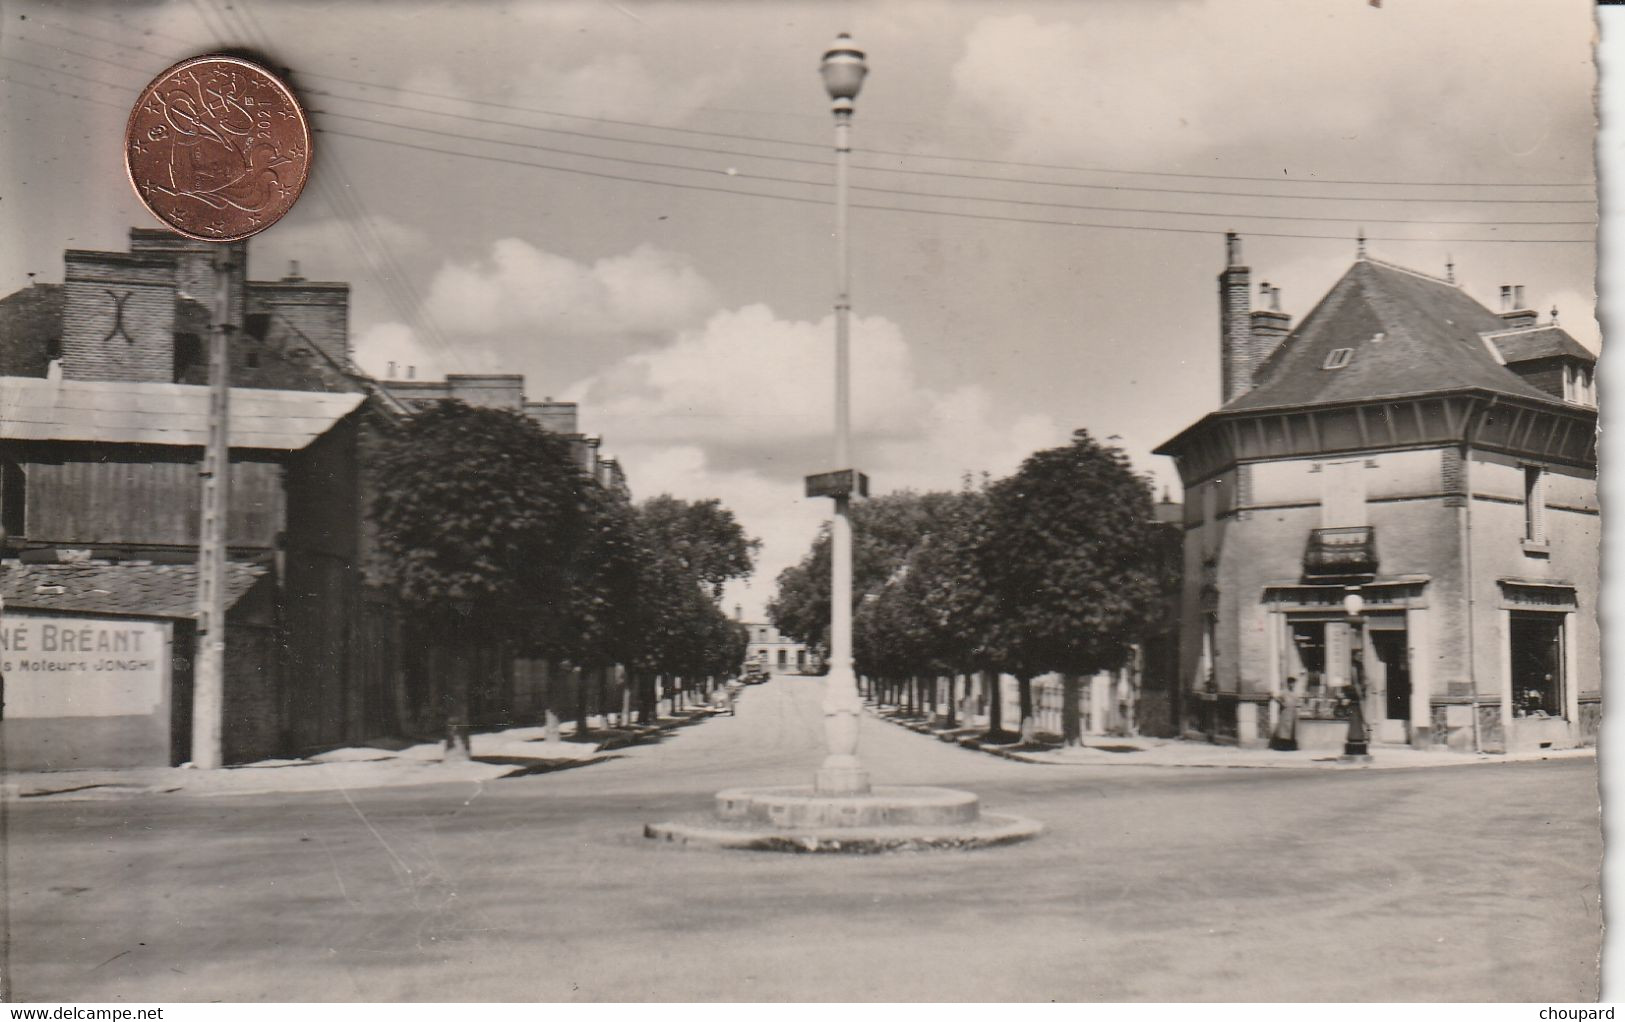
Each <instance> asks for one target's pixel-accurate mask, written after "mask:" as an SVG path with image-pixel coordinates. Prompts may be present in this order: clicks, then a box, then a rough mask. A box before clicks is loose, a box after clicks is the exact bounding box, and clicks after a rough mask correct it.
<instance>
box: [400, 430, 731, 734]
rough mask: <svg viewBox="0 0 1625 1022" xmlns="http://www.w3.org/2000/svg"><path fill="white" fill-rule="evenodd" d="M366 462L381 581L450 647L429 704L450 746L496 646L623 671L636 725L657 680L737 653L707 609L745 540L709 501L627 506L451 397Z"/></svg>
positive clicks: (701, 670) (555, 453)
mask: <svg viewBox="0 0 1625 1022" xmlns="http://www.w3.org/2000/svg"><path fill="white" fill-rule="evenodd" d="M377 465H378V478H379V486H378V494H377V496H376V498H375V501H374V505H373V521H374V523H375V526H376V528H377V530H378V549H379V551H380V553H381V554H382V555H383V556H382V557H381V558H380V563H379V565H378V568H379V573H380V574H381V576H382V577H383V578H385V579H387V580H388V582H389V584H390V585H391V587H392V588H393V590H394V592H395V595H396V597H397V599H398V600H399V602H400V605H401V607H402V609H403V612H404V614H405V616H406V619H407V623H408V625H409V627H412V628H414V629H420V630H421V631H422V634H426V635H429V636H432V637H433V638H434V641H436V642H437V643H439V644H440V645H441V646H442V647H443V648H445V649H446V650H447V652H448V653H449V657H448V658H447V659H449V661H450V671H449V673H450V677H449V678H447V679H446V684H445V685H444V686H443V692H444V698H443V700H442V705H441V706H440V707H438V708H437V709H438V710H439V712H440V717H441V719H442V720H443V721H444V723H445V725H446V733H447V734H448V736H449V737H450V740H451V744H452V747H453V748H454V749H455V748H456V747H457V746H458V745H459V744H461V745H462V747H463V749H464V750H465V751H466V733H467V728H466V725H467V723H468V721H469V706H470V697H471V694H473V688H474V686H477V685H481V684H490V681H491V679H490V678H489V677H487V676H484V675H483V672H481V671H480V670H478V669H477V666H476V665H479V664H482V663H489V662H490V653H491V651H492V650H494V649H495V650H500V651H501V653H502V655H503V656H511V657H518V658H530V659H538V660H545V661H548V662H550V663H552V664H557V665H561V666H565V667H568V668H570V669H572V670H577V669H578V670H580V671H582V672H587V673H592V672H602V671H607V670H611V669H614V668H617V667H619V668H623V669H624V670H625V671H626V672H627V676H628V680H629V683H630V684H631V685H632V688H633V691H634V692H635V693H636V709H637V711H638V713H639V716H640V719H642V720H645V721H647V720H649V719H650V718H652V717H653V715H654V713H655V699H656V681H657V679H658V678H660V677H661V676H665V677H666V678H685V679H691V680H692V679H704V678H715V677H721V676H725V675H729V674H732V673H733V672H735V671H737V670H738V669H739V666H740V664H741V662H742V661H743V660H744V656H745V650H746V643H747V635H746V632H745V629H744V627H743V626H742V625H740V624H739V623H738V622H735V621H732V620H730V619H729V618H728V617H727V616H726V615H725V614H724V613H723V611H722V610H721V608H720V606H719V601H720V599H721V595H722V588H723V585H724V584H725V583H726V582H727V580H728V579H730V578H737V577H743V576H745V575H747V574H749V572H750V570H751V564H752V559H753V556H754V554H755V551H756V549H757V546H758V543H757V541H756V540H754V539H751V538H749V537H747V536H746V534H745V532H744V530H743V529H742V528H741V527H740V525H739V523H738V522H737V521H736V520H735V518H734V516H733V513H732V512H731V511H729V510H728V509H726V508H725V507H723V506H722V505H721V504H720V503H719V502H718V501H716V500H704V501H697V502H689V501H683V500H678V499H676V498H673V497H670V496H659V497H654V498H652V499H649V500H645V501H643V502H641V503H638V504H633V503H632V502H631V501H630V500H629V499H628V498H627V497H626V496H625V495H624V494H622V493H618V492H616V491H614V490H611V489H607V488H605V487H602V486H600V485H598V484H597V482H595V481H594V480H593V479H591V478H589V477H588V476H587V475H586V473H584V472H583V471H582V470H581V468H580V467H579V466H578V465H577V463H576V461H575V459H574V458H573V457H572V452H571V448H570V444H569V441H568V440H566V439H565V438H563V437H561V436H558V435H556V434H553V433H549V432H547V431H545V430H543V429H542V428H541V427H540V426H539V425H538V424H537V423H535V422H534V421H533V420H531V419H530V418H528V417H526V416H524V415H520V414H517V413H514V412H509V411H505V410H501V409H491V408H474V407H470V406H468V405H466V404H462V403H460V402H456V401H445V402H439V403H437V404H436V405H433V406H431V407H430V408H428V409H426V410H424V411H421V412H419V413H417V414H415V415H413V416H412V417H411V418H410V419H407V420H405V421H404V422H402V423H400V424H399V426H398V428H397V429H395V430H393V431H391V432H390V433H389V434H388V435H387V436H386V437H385V439H384V440H383V442H382V445H381V450H380V452H379V458H378V462H377ZM582 705H583V706H584V703H583V704H582ZM578 716H580V715H579V714H578ZM585 724H586V722H585V720H584V719H583V720H579V721H578V726H579V727H581V728H582V729H584V728H585Z"/></svg>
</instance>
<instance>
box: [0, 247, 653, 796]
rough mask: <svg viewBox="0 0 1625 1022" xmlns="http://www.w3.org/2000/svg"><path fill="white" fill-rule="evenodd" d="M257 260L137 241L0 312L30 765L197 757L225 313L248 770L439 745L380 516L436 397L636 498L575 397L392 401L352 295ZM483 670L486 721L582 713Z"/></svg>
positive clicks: (483, 395)
mask: <svg viewBox="0 0 1625 1022" xmlns="http://www.w3.org/2000/svg"><path fill="white" fill-rule="evenodd" d="M222 256H223V257H224V258H223V259H222V258H221V257H222ZM248 264H249V246H248V244H247V243H246V242H239V243H234V244H229V245H215V244H210V243H206V242H195V241H190V240H187V239H184V238H181V237H179V236H177V235H174V234H171V233H170V232H167V231H161V230H144V229H136V230H132V231H131V234H130V251H128V252H93V251H81V250H70V251H68V252H66V253H64V273H63V282H62V283H60V284H55V283H50V284H47V283H41V284H32V285H30V286H29V287H26V288H23V289H21V290H19V291H17V292H14V293H12V294H10V295H8V296H5V297H4V298H0V413H3V414H0V525H3V534H0V598H3V599H4V608H5V618H4V621H3V622H0V674H3V675H4V676H5V679H6V684H7V693H6V695H7V702H8V706H7V712H6V715H5V717H6V719H5V721H4V724H3V726H4V728H5V742H6V746H5V747H6V749H7V758H8V765H9V766H10V767H12V768H13V769H33V768H50V767H64V766H130V765H166V764H175V763H180V762H183V761H184V760H185V759H186V758H188V756H189V735H190V713H191V687H190V686H191V675H190V670H191V661H192V659H193V652H192V645H193V642H194V639H195V620H196V599H197V585H196V571H195V562H196V559H197V551H198V540H199V534H200V529H199V518H200V507H201V481H200V476H199V468H200V464H201V460H202V452H203V446H204V441H205V437H206V426H207V421H208V390H207V388H206V387H205V386H203V384H204V383H206V381H207V374H208V366H207V354H206V352H207V342H208V338H209V337H210V334H211V331H212V330H213V329H214V327H215V320H216V317H217V315H219V311H220V310H221V307H222V305H223V311H224V314H225V316H226V322H227V324H229V325H230V327H231V328H232V332H231V339H230V356H229V365H228V368H229V372H230V379H231V383H232V394H231V401H230V408H231V431H230V434H231V469H232V471H231V484H230V486H231V498H230V504H229V507H230V514H229V521H228V532H229V535H228V557H229V569H228V580H229V581H228V597H229V601H228V602H229V605H230V609H229V611H228V615H227V663H226V678H225V685H226V690H225V703H226V706H225V719H224V721H223V728H222V731H223V736H224V744H225V750H224V751H225V756H226V759H227V760H228V761H230V762H241V761H245V760H251V759H256V758H261V757H265V756H271V755H288V754H304V753H308V752H312V751H317V750H320V749H323V748H331V747H333V746H336V745H344V744H353V743H358V742H364V741H368V740H371V739H375V738H382V737H394V736H401V735H436V736H438V735H437V732H438V723H439V716H440V710H441V707H442V705H443V696H444V693H443V691H442V688H443V686H444V680H443V679H444V677H445V675H446V673H447V672H446V670H445V665H444V662H443V657H444V654H445V651H444V650H443V649H441V648H439V647H438V646H437V644H436V643H437V640H436V639H435V638H434V637H432V636H425V635H422V634H420V631H419V630H414V629H411V628H407V627H405V626H404V624H403V617H402V613H401V611H400V610H399V608H398V607H397V606H396V604H395V601H394V599H393V597H392V595H391V593H390V590H389V589H388V586H387V585H386V581H387V579H386V574H385V572H384V571H383V570H382V569H383V568H384V566H383V565H382V564H381V563H380V561H379V552H378V544H377V539H376V530H375V527H374V524H373V522H372V519H371V511H370V509H371V506H372V501H373V498H374V496H375V495H376V493H377V492H378V488H379V486H380V481H379V480H378V479H377V478H376V472H375V469H374V465H375V459H374V457H373V456H372V452H373V451H375V450H376V448H377V445H378V444H380V443H382V442H383V441H384V439H385V437H386V435H387V434H388V433H389V432H391V431H392V430H394V429H395V428H396V427H397V426H398V424H399V423H400V422H401V421H403V420H404V419H405V418H406V417H408V416H410V415H411V414H412V413H413V412H414V411H415V410H416V408H417V407H418V405H419V403H421V402H427V401H432V400H436V399H442V398H455V399H460V400H464V401H466V402H468V403H470V404H478V405H484V406H500V407H511V408H512V410H514V411H516V412H519V413H521V414H526V415H529V416H530V417H532V418H533V419H535V420H536V421H538V422H540V423H541V424H542V425H543V426H544V427H545V428H548V429H551V430H553V431H554V432H562V433H565V434H567V435H568V436H569V438H570V439H571V441H572V449H573V450H574V451H575V452H576V457H577V462H578V464H579V465H580V466H581V467H582V469H583V471H584V472H586V473H587V474H588V475H589V476H590V477H591V478H594V479H596V480H597V481H598V482H599V483H600V484H601V485H604V486H606V487H612V488H615V489H617V490H620V491H622V492H624V490H625V477H624V475H623V474H622V473H621V471H620V467H619V465H618V464H616V462H615V461H614V459H611V458H605V457H601V456H600V455H599V454H598V438H596V437H585V436H580V435H579V434H576V431H575V411H576V409H575V406H574V405H573V404H563V403H557V402H535V403H532V402H526V401H525V398H524V394H523V378H522V377H518V376H496V375H493V376H478V377H466V378H465V377H452V378H449V379H448V380H446V381H425V382H424V383H422V384H420V385H419V386H417V387H415V388H414V387H411V386H403V387H402V388H400V389H401V391H402V393H401V394H400V395H399V396H398V395H397V394H396V393H395V392H394V389H393V388H392V387H391V386H389V385H387V384H388V383H391V382H393V381H379V380H374V379H372V378H371V377H369V376H367V375H366V374H365V373H363V372H361V371H360V370H359V369H358V368H357V367H356V366H355V365H354V362H353V360H352V357H351V350H350V340H349V285H347V284H344V283H337V282H321V281H309V280H306V279H305V278H304V277H303V276H301V275H300V274H299V272H298V268H297V266H291V267H290V268H289V270H288V272H287V273H286V274H285V275H284V276H283V277H282V278H280V279H277V280H270V281H262V280H253V279H251V278H250V276H249V271H248ZM63 637H67V638H63ZM85 643H88V644H89V647H90V648H89V649H85V648H83V646H84V644H85ZM47 647H49V648H47ZM155 648H156V650H157V651H156V652H154V649H155ZM87 653H88V654H92V655H90V656H86V655H85V654H87ZM36 668H37V670H36ZM485 668H488V669H485ZM485 668H482V675H481V676H482V677H500V680H499V681H498V682H496V683H494V684H493V685H491V686H489V688H490V692H488V693H487V692H484V691H483V690H482V693H481V694H482V695H488V696H489V697H488V698H484V699H482V700H481V701H480V704H479V705H477V706H476V707H474V709H475V711H476V712H477V713H478V715H479V717H478V719H477V720H476V721H475V723H476V724H480V723H491V724H501V723H511V722H513V721H515V720H523V721H530V720H534V719H539V718H538V717H537V716H536V714H539V713H540V712H541V711H540V709H539V707H540V706H541V703H542V701H543V700H544V699H545V698H547V697H548V696H549V692H550V691H551V694H552V696H554V697H558V698H557V699H556V701H559V702H562V701H564V697H562V696H560V693H559V691H558V690H559V689H560V688H561V686H564V687H568V686H567V685H565V681H561V680H560V679H565V680H566V681H567V682H568V684H569V685H574V686H576V687H580V686H581V685H582V684H583V683H582V682H581V681H580V679H579V678H577V677H576V675H575V674H574V673H571V672H568V671H559V670H552V669H550V668H548V667H547V666H546V665H536V664H532V663H524V664H517V663H515V662H514V661H513V659H512V658H511V657H505V656H502V655H501V651H493V654H492V663H491V664H489V665H485ZM600 702H602V700H600Z"/></svg>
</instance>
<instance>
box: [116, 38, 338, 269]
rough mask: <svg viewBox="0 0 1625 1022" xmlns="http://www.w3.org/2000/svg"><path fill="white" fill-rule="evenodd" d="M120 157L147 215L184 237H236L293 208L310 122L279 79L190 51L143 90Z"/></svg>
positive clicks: (305, 170)
mask: <svg viewBox="0 0 1625 1022" xmlns="http://www.w3.org/2000/svg"><path fill="white" fill-rule="evenodd" d="M124 164H125V167H126V168H127V169H128V170H129V174H130V183H131V184H132V185H133V186H134V187H135V192H136V195H137V196H138V197H139V198H140V199H141V202H142V204H143V205H145V206H146V207H147V209H148V210H149V211H150V212H151V213H152V215H153V216H155V217H157V218H158V219H159V220H161V221H163V222H164V224H166V225H167V226H168V227H170V228H171V229H172V230H174V231H176V232H177V233H179V234H184V235H186V236H187V237H189V238H197V239H201V240H204V241H239V240H241V239H243V238H247V237H249V236H250V235H253V234H257V233H259V232H260V231H263V230H264V229H265V228H267V227H269V226H271V225H272V224H274V223H276V222H277V221H278V220H279V219H281V218H282V216H283V214H285V213H287V211H288V210H289V209H290V208H292V206H293V204H294V202H295V201H296V200H297V199H298V198H299V193H300V191H301V190H303V188H304V186H305V180H306V178H307V176H308V175H309V172H310V126H309V124H308V123H307V121H306V120H305V113H304V111H303V110H302V109H300V107H299V103H298V101H297V100H296V99H295V98H294V96H293V93H292V92H291V91H289V89H288V87H287V86H286V85H284V84H283V83H282V82H281V81H279V80H278V79H277V78H276V77H275V76H274V75H272V74H271V73H270V72H269V71H267V70H265V69H264V68H262V67H259V66H258V65H256V64H252V63H250V62H249V61H246V60H242V59H240V58H237V57H220V56H209V57H194V58H192V59H190V60H186V61H182V62H181V63H179V64H176V65H175V66H174V67H172V68H170V69H169V70H168V71H165V72H164V73H163V74H161V75H159V76H158V77H157V78H155V79H153V81H152V84H150V85H148V86H147V87H146V89H144V90H142V93H141V98H140V99H139V100H137V102H136V105H135V109H134V110H133V111H132V112H131V113H130V121H129V125H128V127H127V128H126V130H125V142H124Z"/></svg>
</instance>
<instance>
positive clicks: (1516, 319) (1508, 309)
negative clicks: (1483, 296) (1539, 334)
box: [1501, 284, 1540, 330]
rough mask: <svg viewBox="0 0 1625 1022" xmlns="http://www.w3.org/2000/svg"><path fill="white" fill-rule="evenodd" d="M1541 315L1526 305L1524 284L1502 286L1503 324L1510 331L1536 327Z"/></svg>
mask: <svg viewBox="0 0 1625 1022" xmlns="http://www.w3.org/2000/svg"><path fill="white" fill-rule="evenodd" d="M1539 319H1540V314H1539V313H1538V312H1536V311H1535V310H1534V309H1531V308H1529V306H1527V305H1525V304H1524V300H1523V285H1522V284H1502V285H1501V322H1503V323H1505V324H1506V327H1507V329H1508V330H1523V329H1526V328H1528V327H1532V326H1534V325H1535V323H1536V321H1537V320H1539Z"/></svg>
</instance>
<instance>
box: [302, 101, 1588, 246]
mask: <svg viewBox="0 0 1625 1022" xmlns="http://www.w3.org/2000/svg"><path fill="white" fill-rule="evenodd" d="M312 112H313V113H322V114H325V115H326V116H328V117H338V118H342V119H344V120H351V121H361V122H363V123H366V124H373V125H378V126H380V127H387V128H399V129H402V130H406V131H417V132H422V133H425V134H430V135H439V136H442V137H444V138H455V139H461V140H463V141H466V142H478V143H482V144H489V145H503V146H510V147H514V148H519V149H529V150H533V151H537V152H546V153H554V154H556V155H565V156H576V157H582V158H585V159H592V160H605V161H612V162H615V163H626V164H631V165H633V166H639V167H658V168H661V169H664V170H680V171H688V172H691V173H704V174H715V173H718V171H717V170H716V169H715V168H711V167H694V166H688V165H685V164H680V163H667V162H664V161H661V160H638V159H632V158H630V157H624V156H602V155H598V154H594V153H583V152H579V151H577V150H574V149H563V148H559V147H556V146H544V145H537V144H536V143H533V142H512V141H508V140H506V139H499V138H489V137H487V136H484V135H469V134H464V133H462V132H457V131H443V130H440V129H437V128H424V127H419V126H417V125H412V124H401V123H398V122H395V121H382V120H378V119H376V118H372V117H361V116H359V115H356V114H344V113H337V112H335V111H332V110H313V111H312ZM737 176H739V177H743V178H746V179H749V180H755V181H772V182H774V183H776V184H793V185H815V186H825V185H827V182H823V181H808V180H806V179H804V178H793V177H780V176H777V175H773V174H756V173H740V174H738V175H737ZM852 190H853V191H858V192H873V193H877V194H882V195H901V196H906V197H908V198H918V199H947V200H951V201H969V202H999V203H1005V204H1009V205H1017V206H1039V207H1050V208H1054V209H1076V210H1081V211H1084V212H1091V213H1146V214H1152V215H1156V216H1196V217H1218V218H1221V219H1230V220H1296V221H1303V222H1315V223H1348V224H1418V225H1426V224H1473V225H1482V226H1512V225H1528V226H1541V227H1589V226H1593V225H1595V223H1596V221H1595V220H1594V219H1584V220H1416V219H1410V218H1403V217H1401V218H1385V217H1372V216H1365V217H1347V216H1323V215H1313V216H1310V215H1272V214H1268V213H1240V212H1235V211H1224V212H1206V211H1201V210H1186V209H1154V208H1148V207H1138V206H1100V205H1085V204H1081V203H1071V202H1050V201H1044V200H1038V199H1012V198H1005V197H1001V196H994V195H967V194H965V193H963V192H959V193H955V192H924V191H915V190H912V189H908V188H884V187H880V186H878V185H853V186H852Z"/></svg>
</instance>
